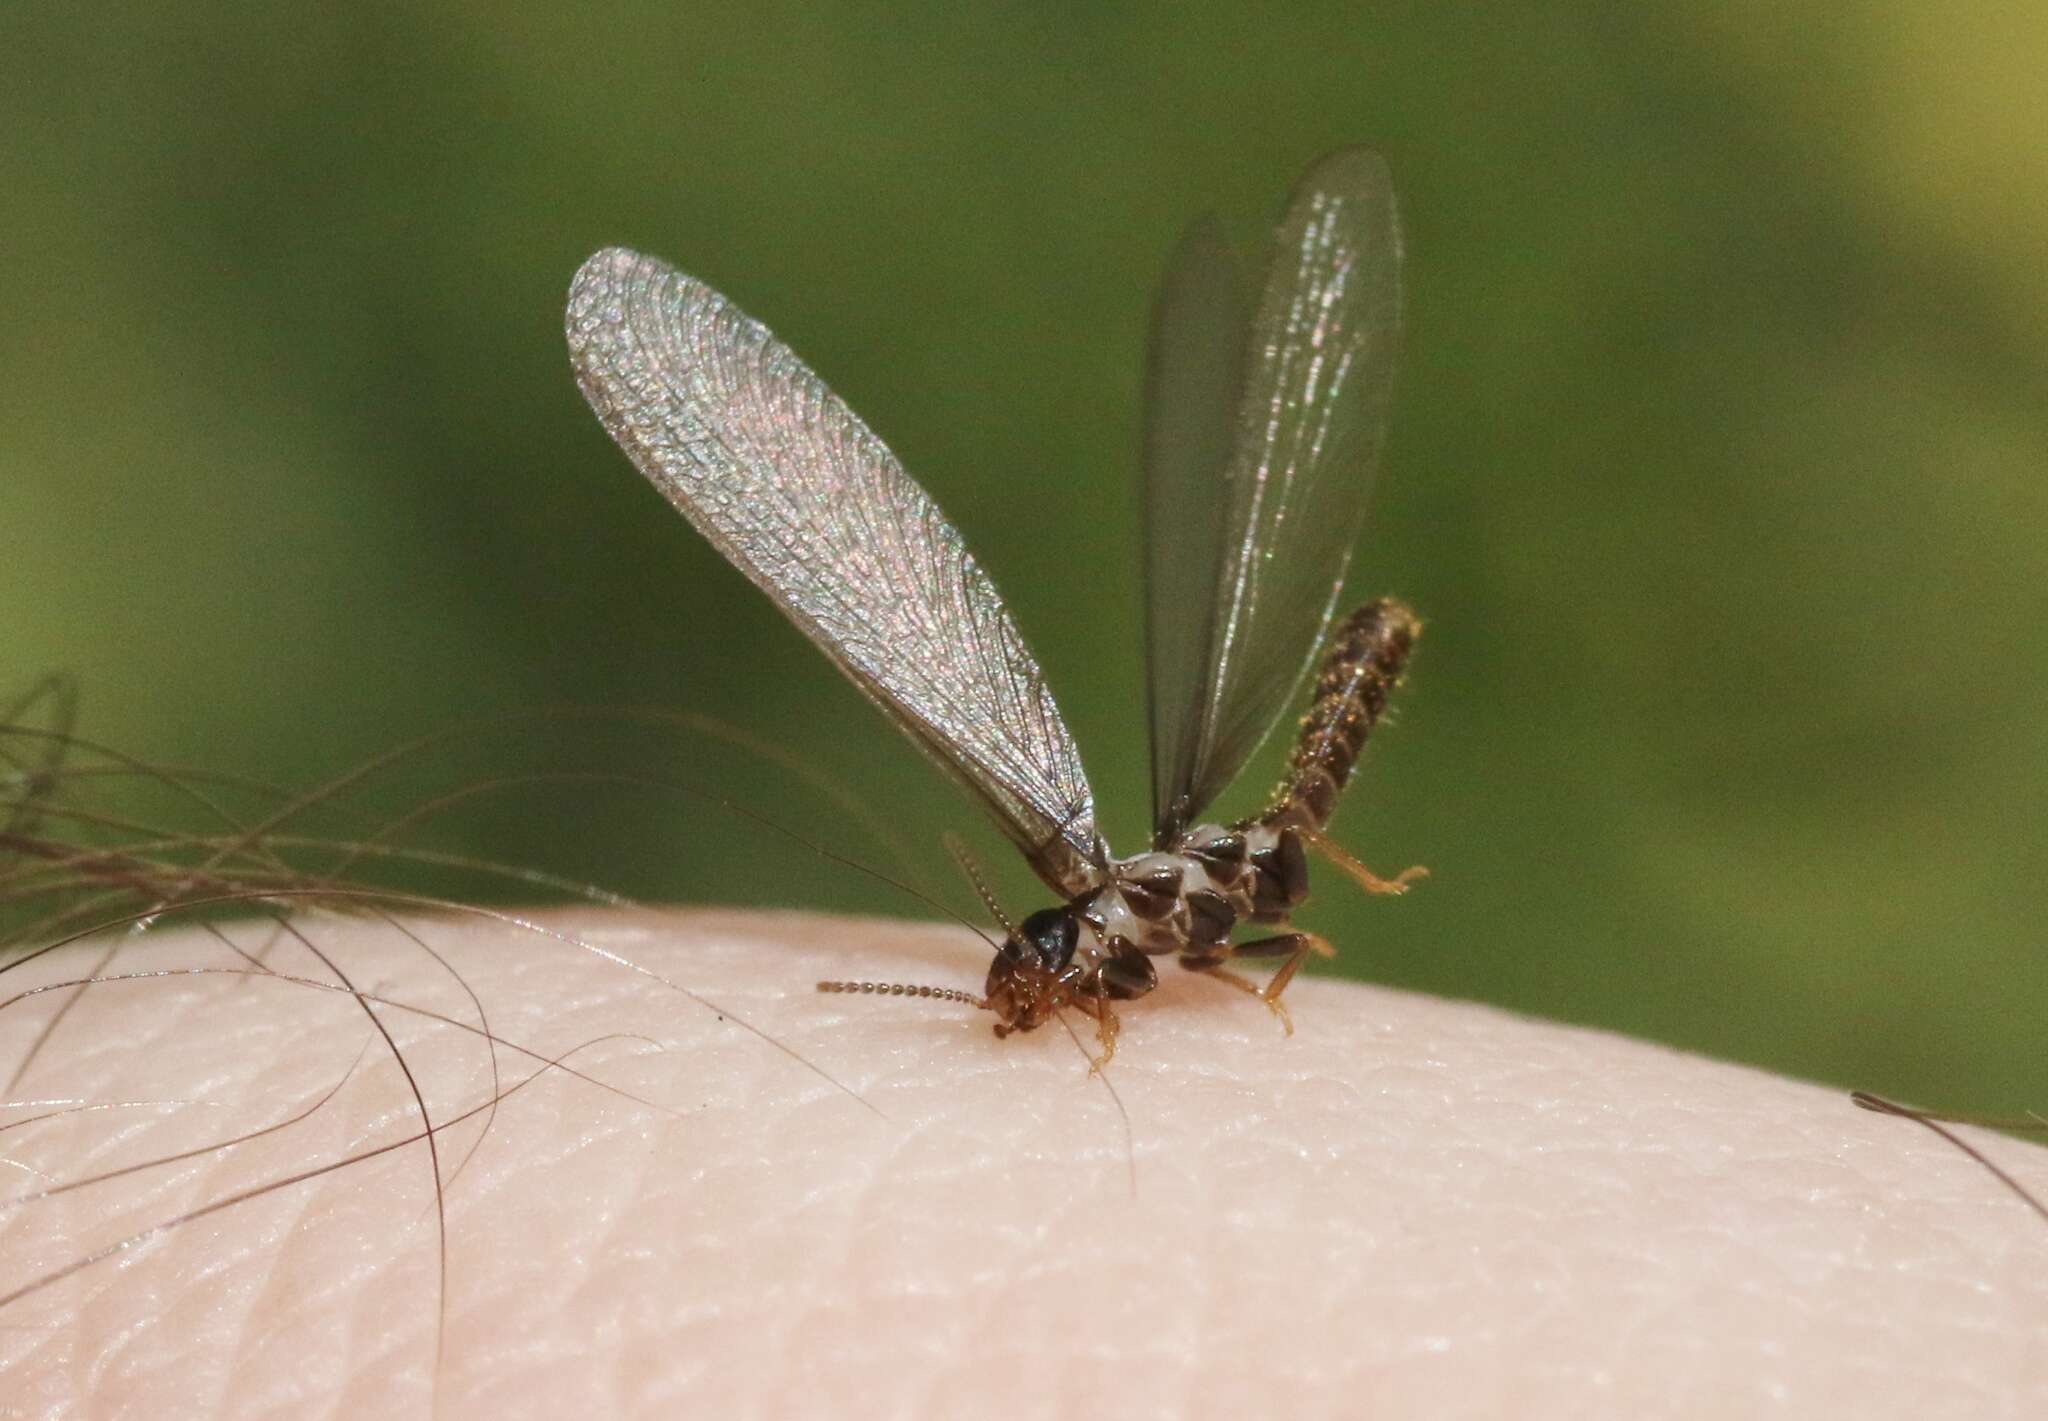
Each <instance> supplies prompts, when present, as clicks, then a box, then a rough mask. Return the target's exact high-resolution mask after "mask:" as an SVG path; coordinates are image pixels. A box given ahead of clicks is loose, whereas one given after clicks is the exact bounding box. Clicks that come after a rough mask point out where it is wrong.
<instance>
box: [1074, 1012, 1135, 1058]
mask: <svg viewBox="0 0 2048 1421" xmlns="http://www.w3.org/2000/svg"><path fill="white" fill-rule="evenodd" d="M1074 1005H1075V1006H1077V1007H1079V1008H1080V1009H1081V1010H1082V1011H1085V1012H1087V1013H1088V1015H1090V1016H1092V1017H1094V1018H1095V1039H1096V1041H1098V1042H1100V1043H1101V1045H1102V1054H1101V1055H1100V1056H1090V1057H1089V1058H1088V1074H1089V1075H1091V1076H1099V1075H1101V1074H1102V1071H1103V1068H1104V1067H1105V1066H1107V1065H1108V1064H1109V1063H1110V1060H1111V1059H1112V1058H1113V1057H1114V1056H1115V1055H1116V1034H1117V1032H1118V1031H1119V1030H1121V1029H1122V1025H1123V1024H1122V1023H1121V1022H1120V1021H1118V1020H1117V1015H1116V1012H1115V1011H1114V1010H1113V1009H1112V1008H1111V1007H1110V1005H1109V999H1108V998H1107V997H1103V996H1085V997H1084V996H1077V997H1075V998H1074Z"/></svg>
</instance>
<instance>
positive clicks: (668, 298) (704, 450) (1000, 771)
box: [567, 248, 1105, 894]
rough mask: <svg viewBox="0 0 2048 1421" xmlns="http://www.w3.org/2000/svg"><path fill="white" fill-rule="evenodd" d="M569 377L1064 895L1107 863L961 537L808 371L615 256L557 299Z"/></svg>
mask: <svg viewBox="0 0 2048 1421" xmlns="http://www.w3.org/2000/svg"><path fill="white" fill-rule="evenodd" d="M567 328H568V337H569V350H570V355H571V358H572V359H573V361H574V363H575V367H576V377H577V382H578V384H580V385H581V386H582V389H583V394H584V397H585V398H586V399H587V400H589V401H590V407H591V408H592V409H593V410H594V411H596V413H597V417H598V419H599V420H600V421H601V422H602V423H603V425H604V427H605V429H606V431H607V432H608V433H610V435H611V436H612V438H613V439H614V440H616V441H617V442H618V445H619V447H620V448H621V449H623V450H625V452H626V455H627V457H628V458H630V459H631V460H632V461H633V463H634V465H635V466H637V467H638V468H639V470H640V472H641V473H643V474H645V475H646V476H647V477H648V478H649V479H650V480H651V481H652V482H653V483H654V486H655V487H656V488H658V489H660V490H661V491H662V493H663V494H665V495H666V496H667V498H668V500H669V502H670V503H672V504H674V505H675V506H676V508H677V509H678V510H679V511H680V512H681V513H682V514H683V516H684V517H685V518H687V519H689V521H690V522H691V524H693V525H694V526H695V527H696V529H697V531H698V532H700V533H702V534H703V535H704V536H705V537H706V538H708V539H709V540H710V541H711V543H712V545H713V546H714V547H716V548H717V549H718V550H719V551H720V552H721V553H723V554H724V555H725V556H726V558H727V559H728V560H729V561H730V562H731V563H732V564H733V566H735V567H737V568H738V569H739V570H740V571H741V572H743V573H745V574H746V575H747V576H748V577H749V578H751V579H752V580H753V581H754V583H755V584H756V585H757V586H759V587H760V588H761V589H762V590H763V591H764V592H766V593H767V594H768V595H769V596H770V597H772V598H774V599H775V601H776V603H777V604H778V605H780V606H781V608H782V610H783V611H784V612H785V613H787V614H788V616H789V619H790V620H791V621H792V622H794V623H795V624H796V625H797V626H798V628H800V629H801V630H802V631H803V632H804V634H805V635H806V636H808V637H810V639H811V640H812V641H814V642H816V643H817V645H818V647H819V649H820V650H822V651H823V652H824V653H825V654H826V655H827V656H829V657H831V658H832V660H833V661H834V662H836V663H837V664H838V665H839V667H840V668H841V669H842V670H844V671H845V672H846V674H847V675H848V676H849V677H851V678H852V680H853V682H854V684H855V685H857V686H858V687H860V689H861V690H862V691H864V692H865V693H866V694H867V695H868V696H869V697H870V698H871V699H872V700H874V701H875V702H876V704H878V705H879V706H881V707H882V709H883V710H884V711H885V712H886V713H887V714H888V715H889V716H890V718H891V719H892V720H894V721H895V722H896V724H897V725H898V726H899V727H901V728H902V729H903V731H904V732H905V733H906V734H908V735H909V736H910V737H911V739H913V740H914V741H916V742H917V743H918V744H919V745H920V746H921V747H922V748H923V749H924V750H925V751H926V752H927V753H928V754H930V755H931V756H932V758H933V759H934V760H935V761H937V762H938V764H939V765H940V766H941V767H942V768H944V769H945V770H947V771H948V772H949V773H950V774H952V775H953V776H954V777H955V778H957V779H958V780H960V781H961V782H962V783H963V784H965V785H966V786H967V787H968V788H969V789H970V790H971V791H973V792H974V794H975V795H976V796H977V797H978V798H979V799H980V800H981V802H982V803H983V804H984V805H985V806H986V807H987V808H988V810H989V812H990V813H991V814H992V815H993V816H994V817H995V819H996V822H997V823H998V824H999V825H1000V826H1001V827H1002V829H1003V831H1004V833H1006V834H1007V835H1008V836H1009V837H1010V839H1011V840H1012V841H1013V842H1015V843H1016V844H1017V846H1018V847H1019V848H1020V849H1022V850H1023V851H1024V852H1025V854H1026V856H1027V857H1028V858H1029V859H1030V860H1031V863H1032V866H1033V868H1034V869H1035V870H1036V871H1037V872H1038V874H1039V877H1040V878H1041V879H1043V880H1045V882H1046V883H1047V884H1048V885H1049V886H1051V887H1053V888H1054V889H1055V890H1056V891H1059V892H1062V893H1069V894H1070V893H1074V892H1078V891H1079V890H1080V888H1081V887H1083V886H1085V885H1086V883H1087V882H1088V881H1089V879H1090V869H1091V866H1099V865H1100V864H1101V863H1102V862H1103V860H1104V858H1105V853H1104V850H1103V848H1102V845H1101V842H1100V839H1099V836H1098V834H1097V830H1096V825H1095V806H1094V799H1093V795H1092V793H1091V792H1090V790H1089V787H1088V779H1087V776H1086V774H1084V773H1083V771H1082V768H1081V757H1080V754H1079V752H1078V751H1077V750H1076V749H1075V747H1074V743H1073V740H1072V738H1071V737H1070V736H1069V734H1068V733H1067V728H1066V725H1065V724H1064V722H1062V721H1061V719H1060V714H1059V709H1058V707H1057V706H1056V705H1054V703H1053V698H1052V694H1051V692H1050V691H1048V690H1047V689H1046V686H1045V682H1044V678H1043V677H1042V676H1041V675H1040V673H1039V669H1038V665H1037V663H1036V662H1035V661H1034V660H1033V659H1032V657H1031V653H1030V651H1029V650H1028V649H1027V648H1026V647H1025V645H1024V641H1023V638H1022V637H1021V636H1019V635H1018V632H1017V629H1016V627H1015V626H1014V625H1013V624H1012V623H1011V621H1010V618H1009V614H1008V613H1007V612H1006V611H1005V610H1004V609H1003V604H1002V601H1001V599H1000V598H999V597H998V596H997V594H996V590H995V587H994V586H993V584H991V583H990V582H989V580H988V577H987V575H986V574H984V573H983V572H982V570H981V568H980V567H979V566H978V565H977V564H976V563H975V561H974V559H973V558H972V557H970V556H969V555H968V553H967V550H966V547H965V546H964V545H963V543H962V541H961V538H960V534H959V532H958V531H957V530H956V529H955V528H954V527H953V525H952V524H951V523H949V522H947V521H946V518H945V516H944V515H943V514H941V513H940V512H939V510H938V507H937V506H936V505H935V504H934V503H933V502H932V501H931V499H930V497H929V496H928V495H927V494H926V493H925V491H924V490H923V489H922V488H920V487H918V485H917V484H916V482H915V481H913V480H912V479H911V477H910V476H909V475H908V474H907V473H905V472H904V470H903V466H902V465H901V464H900V463H898V462H897V460H896V456H895V455H894V454H892V453H891V452H890V451H889V449H888V447H887V446H886V445H885V444H883V443H882V441H881V440H880V439H878V438H877V437H876V436H875V435H874V434H873V433H872V432H871V431H870V430H869V429H868V427H867V426H866V425H865V424H863V423H862V422H861V421H860V419H859V418H858V417H857V416H856V415H855V414H854V413H853V412H852V411H851V410H850V409H848V408H847V407H846V405H845V404H844V403H843V402H842V401H841V400H840V399H839V398H838V397H837V396H836V395H834V394H833V393H832V392H831V391H830V390H829V389H827V388H826V387H825V384H824V382H823V381H822V380H820V379H819V378H818V377H817V376H816V375H815V374H814V373H812V371H811V370H810V368H809V367H807V366H806V365H805V364H804V363H803V362H802V361H801V360H799V359H798V358H797V357H796V356H795V355H794V354H793V353H792V352H791V351H790V350H789V349H788V347H786V346H784V345H783V344H782V343H781V342H780V341H778V340H776V339H775V337H774V336H773V335H771V334H770V333H769V331H768V329H767V328H766V327H765V326H763V325H762V324H761V323H760V322H758V321H755V320H753V319H751V318H749V317H748V316H746V315H745V314H743V313H742V312H741V311H739V310H738V309H737V308H736V307H734V306H733V305H732V303H731V302H729V301H727V300H726V299H725V298H724V297H722V296H720V295H719V294H718V293H717V292H715V291H713V290H712V289H711V288H710V287H708V286H706V285H704V284H703V283H702V282H700V281H697V280H695V279H693V278H691V277H688V276H685V275H683V274H682V273H681V272H678V271H676V270H675V269H673V268H672V267H669V266H667V265H666V264H664V263H662V262H659V261H657V260H655V259H654V258H652V257H645V256H641V255H639V254H637V253H634V252H629V251H625V250H622V249H617V248H614V249H610V250H607V251H602V252H599V253H598V254H597V255H596V256H594V257H592V258H591V259H590V260H589V261H587V262H585V263H584V265H583V268H582V270H580V271H579V272H577V273H576V279H575V281H574V283H573V284H572V285H571V287H570V292H569V311H568V319H567Z"/></svg>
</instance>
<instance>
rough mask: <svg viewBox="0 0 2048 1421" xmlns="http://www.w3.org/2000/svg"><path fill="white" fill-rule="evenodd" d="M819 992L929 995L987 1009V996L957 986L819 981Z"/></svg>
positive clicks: (902, 995) (904, 995)
mask: <svg viewBox="0 0 2048 1421" xmlns="http://www.w3.org/2000/svg"><path fill="white" fill-rule="evenodd" d="M818 990H819V991H821V992H864V993H869V994H872V995H875V996H883V997H930V998H932V999H934V1000H935V1001H942V1002H965V1003H966V1004H967V1005H968V1006H971V1007H974V1008H976V1009H978V1010H980V1011H987V1010H988V1009H989V1005H988V998H987V997H978V996H976V995H975V994H974V993H972V992H963V991H961V990H960V989H959V988H958V987H928V986H920V985H917V984H914V983H910V982H820V983H819V984H818Z"/></svg>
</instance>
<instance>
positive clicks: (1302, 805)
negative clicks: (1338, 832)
mask: <svg viewBox="0 0 2048 1421" xmlns="http://www.w3.org/2000/svg"><path fill="white" fill-rule="evenodd" d="M1421 634H1422V621H1421V619H1420V618H1419V617H1417V616H1416V615H1415V614H1414V613H1413V612H1411V611H1409V610H1408V608H1407V607H1406V606H1404V605H1403V604H1401V603H1399V602H1396V601H1395V600H1393V599H1392V598H1391V597H1387V598H1382V599H1381V600H1379V601H1377V602H1370V603H1367V604H1366V605H1365V606H1363V607H1360V608H1359V609H1358V610H1357V611H1355V612H1353V613H1352V614H1351V615H1350V616H1348V617H1346V618H1345V619H1344V620H1343V621H1342V622H1340V623H1339V624H1338V626H1337V630H1336V634H1335V635H1334V636H1333V637H1332V638H1331V642H1330V652H1329V655H1328V656H1326V657H1325V658H1324V659H1323V670H1322V674H1321V675H1320V676H1319V677H1317V679H1316V691H1315V701H1314V703H1313V704H1311V705H1310V707H1309V711H1308V714H1307V715H1306V716H1304V717H1302V722H1301V738H1300V739H1299V740H1298V741H1296V743H1295V747H1294V758H1293V759H1292V760H1291V761H1289V762H1288V769H1287V778H1286V780H1284V781H1283V782H1282V783H1281V785H1280V792H1279V794H1278V796H1277V797H1276V798H1275V799H1274V801H1273V805H1272V807H1271V808H1269V809H1268V810H1267V811H1266V812H1265V813H1264V814H1262V815H1260V816H1259V817H1258V818H1257V819H1256V820H1255V821H1253V822H1255V823H1259V824H1269V825H1273V826H1275V827H1278V828H1286V827H1301V828H1307V829H1321V828H1322V827H1323V826H1324V825H1325V824H1327V823H1329V821H1330V815H1331V813H1332V812H1333V811H1334V810H1335V809H1336V807H1337V797H1338V796H1339V795H1340V794H1342V793H1343V791H1344V785H1345V783H1346V782H1347V781H1348V780H1349V779H1350V778H1351V770H1352V767H1353V766H1354V765H1356V764H1357V763H1358V755H1359V752H1360V751H1361V750H1363V749H1364V748H1365V741H1366V737H1367V736H1369V735H1370V734H1372V728H1373V725H1374V723H1375V722H1377V721H1378V720H1379V718H1380V714H1381V712H1383V711H1384V710H1385V709H1386V708H1387V697H1388V696H1390V695H1392V694H1393V690H1394V687H1395V686H1397V685H1399V684H1400V682H1401V669H1402V667H1404V666H1405V665H1407V663H1408V653H1409V651H1410V650H1412V649H1413V647H1414V645H1415V638H1416V637H1418V636H1420V635H1421Z"/></svg>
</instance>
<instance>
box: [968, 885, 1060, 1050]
mask: <svg viewBox="0 0 2048 1421" xmlns="http://www.w3.org/2000/svg"><path fill="white" fill-rule="evenodd" d="M1080 942H1081V915H1080V914H1079V913H1078V912H1076V911H1075V910H1074V909H1073V908H1072V907H1062V908H1043V909H1040V910H1039V911H1038V912H1036V913H1033V914H1032V915H1031V916H1030V917H1028V918H1026V919H1025V920H1024V921H1023V922H1021V923H1019V924H1017V926H1016V927H1014V928H1012V929H1011V930H1010V935H1009V936H1008V937H1007V938H1005V939H1004V940H1003V945H1002V947H1000V948H999V949H997V951H996V959H995V961H994V962H991V963H990V964H989V969H988V990H987V995H988V1008H989V1010H990V1011H992V1012H994V1013H995V1014H996V1035H998V1036H1008V1035H1009V1034H1010V1033H1011V1032H1013V1031H1029V1030H1031V1029H1032V1028H1033V1027H1037V1026H1043V1025H1045V1023H1046V1022H1048V1021H1050V1020H1052V1018H1053V1014H1054V1013H1055V1012H1057V1011H1058V1010H1059V1009H1060V1008H1061V1007H1063V1006H1065V1005H1066V1004H1067V1003H1068V1002H1069V1001H1071V1000H1073V995H1074V975H1075V974H1074V971H1073V966H1074V949H1075V948H1076V947H1078V946H1079V945H1080Z"/></svg>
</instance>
